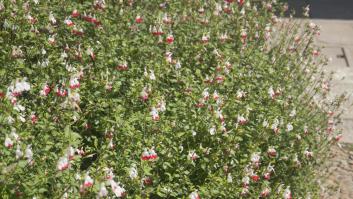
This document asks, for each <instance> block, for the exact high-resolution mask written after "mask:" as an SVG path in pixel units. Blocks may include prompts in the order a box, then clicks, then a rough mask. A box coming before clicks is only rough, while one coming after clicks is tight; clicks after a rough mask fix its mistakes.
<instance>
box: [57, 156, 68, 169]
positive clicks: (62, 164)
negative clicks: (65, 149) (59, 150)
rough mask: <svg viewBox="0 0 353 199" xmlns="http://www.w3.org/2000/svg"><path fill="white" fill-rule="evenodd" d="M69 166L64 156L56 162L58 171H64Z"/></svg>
mask: <svg viewBox="0 0 353 199" xmlns="http://www.w3.org/2000/svg"><path fill="white" fill-rule="evenodd" d="M69 166H70V162H69V159H68V158H67V157H66V156H64V157H61V158H60V159H59V161H58V165H57V168H58V170H59V171H64V170H66V169H68V168H69Z"/></svg>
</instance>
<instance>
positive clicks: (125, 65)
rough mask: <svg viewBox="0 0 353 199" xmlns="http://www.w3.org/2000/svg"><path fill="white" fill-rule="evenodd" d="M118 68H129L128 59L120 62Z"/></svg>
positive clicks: (123, 69)
mask: <svg viewBox="0 0 353 199" xmlns="http://www.w3.org/2000/svg"><path fill="white" fill-rule="evenodd" d="M116 69H117V70H119V71H126V70H128V69H129V67H128V65H127V62H126V61H123V62H122V63H120V64H119V65H118V66H117V67H116Z"/></svg>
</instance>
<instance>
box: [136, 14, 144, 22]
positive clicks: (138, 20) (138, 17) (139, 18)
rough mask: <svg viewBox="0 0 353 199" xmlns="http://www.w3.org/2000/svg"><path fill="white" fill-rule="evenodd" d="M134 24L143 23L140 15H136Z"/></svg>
mask: <svg viewBox="0 0 353 199" xmlns="http://www.w3.org/2000/svg"><path fill="white" fill-rule="evenodd" d="M135 22H136V23H142V22H143V18H142V17H141V16H140V15H137V16H136V18H135Z"/></svg>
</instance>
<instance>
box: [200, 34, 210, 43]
mask: <svg viewBox="0 0 353 199" xmlns="http://www.w3.org/2000/svg"><path fill="white" fill-rule="evenodd" d="M209 40H210V36H209V35H208V34H207V35H206V34H204V35H202V38H201V41H202V43H204V44H207V43H208V41H209Z"/></svg>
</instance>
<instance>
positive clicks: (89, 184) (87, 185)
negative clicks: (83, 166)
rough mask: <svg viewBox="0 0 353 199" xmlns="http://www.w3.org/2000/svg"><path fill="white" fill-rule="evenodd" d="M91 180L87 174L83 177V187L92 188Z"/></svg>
mask: <svg viewBox="0 0 353 199" xmlns="http://www.w3.org/2000/svg"><path fill="white" fill-rule="evenodd" d="M93 182H94V181H93V179H92V178H91V176H89V175H88V174H86V177H85V181H84V182H83V187H85V188H88V187H91V186H93Z"/></svg>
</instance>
